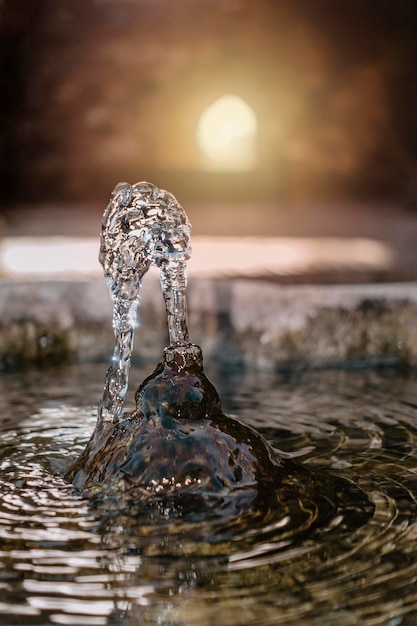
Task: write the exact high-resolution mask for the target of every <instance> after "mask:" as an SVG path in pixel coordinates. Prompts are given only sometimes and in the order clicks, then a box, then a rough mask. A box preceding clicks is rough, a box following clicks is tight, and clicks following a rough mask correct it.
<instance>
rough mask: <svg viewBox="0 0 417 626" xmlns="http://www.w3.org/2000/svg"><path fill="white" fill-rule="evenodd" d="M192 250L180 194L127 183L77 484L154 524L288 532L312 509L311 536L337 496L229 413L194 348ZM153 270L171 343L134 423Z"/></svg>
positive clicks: (106, 264) (114, 206)
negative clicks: (104, 368)
mask: <svg viewBox="0 0 417 626" xmlns="http://www.w3.org/2000/svg"><path fill="white" fill-rule="evenodd" d="M189 241H190V224H189V221H188V218H187V216H186V214H185V211H184V209H183V208H182V207H181V205H180V204H179V203H178V202H177V200H176V199H175V198H174V196H173V195H172V194H170V193H168V192H167V191H164V190H161V189H159V188H158V187H156V186H154V185H152V184H150V183H146V182H141V183H137V184H135V185H133V186H131V185H129V184H127V183H121V184H119V185H117V187H116V188H115V190H114V191H113V194H112V197H111V200H110V203H109V205H108V207H107V209H106V211H105V213H104V216H103V225H102V235H101V245H100V255H99V259H100V262H101V263H102V265H103V268H104V275H105V278H106V281H107V284H108V286H109V290H110V294H111V297H112V299H113V304H114V312H113V328H114V333H115V337H116V345H115V350H114V355H113V359H112V362H111V365H110V368H109V370H108V372H107V375H106V381H105V387H104V392H103V397H102V399H101V401H100V403H99V406H98V420H97V425H96V428H95V431H94V433H93V436H92V438H91V439H90V441H89V443H88V444H87V447H86V449H85V450H84V452H83V453H82V454H81V456H80V457H79V458H78V460H77V461H76V462H75V464H74V466H73V467H72V468H71V470H70V471H69V473H68V475H67V478H68V479H69V480H70V481H72V482H73V484H74V486H75V487H76V488H77V489H79V490H81V491H82V492H83V493H84V494H85V495H87V496H88V497H91V498H92V499H93V500H94V501H95V502H98V503H104V504H105V508H106V511H109V510H112V508H113V510H114V511H115V512H117V513H120V512H121V511H122V512H125V513H126V514H127V515H129V516H130V517H132V516H136V517H137V518H143V517H145V518H146V519H148V520H149V519H152V520H155V519H158V516H159V517H160V518H166V517H167V515H168V517H170V518H172V517H174V518H177V519H178V518H181V520H182V521H183V520H188V521H193V522H196V521H199V520H201V519H207V517H209V518H210V519H215V520H219V521H220V522H225V521H228V520H229V521H230V520H231V519H235V518H236V517H238V516H240V515H242V514H245V515H251V516H255V517H256V515H258V517H259V512H260V511H262V512H263V515H264V516H265V515H268V514H270V512H271V511H273V515H274V519H275V522H274V523H277V520H278V519H287V518H288V517H289V513H290V512H291V509H292V508H295V507H296V504H295V503H297V506H298V503H299V502H300V501H301V500H302V501H303V513H302V514H303V515H305V517H306V521H305V523H304V524H303V523H302V524H301V525H300V528H303V527H304V528H308V527H309V526H311V524H313V523H315V522H317V521H319V520H321V521H322V520H323V519H325V518H327V517H328V516H329V515H331V514H333V513H334V508H335V506H334V504H333V503H334V498H333V499H332V498H331V497H327V496H326V493H327V494H329V493H331V491H332V488H331V487H330V486H329V484H328V482H327V481H326V479H325V478H322V477H320V478H319V477H318V476H316V475H315V474H314V473H313V472H311V471H309V470H308V469H306V468H305V467H303V466H301V465H300V464H298V463H297V462H295V461H293V460H291V459H289V458H286V457H285V456H283V455H280V454H278V453H277V452H276V451H275V450H274V449H273V448H272V447H271V446H270V445H269V444H268V442H267V441H266V440H265V439H264V438H263V437H262V436H261V435H260V434H259V433H257V432H256V431H255V430H253V429H252V428H250V427H249V426H246V425H244V424H242V423H240V422H239V421H237V420H235V419H232V418H231V417H229V416H227V415H225V414H224V413H223V412H222V409H221V404H220V400H219V396H218V394H217V392H216V390H215V388H214V387H213V385H212V384H211V383H210V381H209V380H208V379H207V377H206V376H205V374H204V370H203V357H202V352H201V349H200V348H199V347H198V346H197V345H194V344H192V343H190V341H189V336H188V330H187V310H186V261H187V259H188V258H189V256H190V253H191V250H190V245H189ZM152 264H155V265H156V266H158V267H159V268H160V279H161V287H162V292H163V297H164V302H165V307H166V311H167V322H168V331H169V346H168V347H167V348H166V349H165V350H164V352H163V356H162V360H161V362H160V363H159V364H158V365H157V367H156V369H155V370H154V372H153V373H152V374H151V375H150V376H148V377H147V378H146V379H145V380H144V381H143V382H142V384H141V385H140V386H139V388H138V390H137V392H136V396H135V398H136V410H135V411H133V412H132V413H131V414H127V415H125V416H124V415H123V401H124V397H125V394H126V391H127V386H128V377H129V367H130V360H131V353H132V346H133V336H134V329H135V324H136V314H137V309H138V304H139V293H140V286H141V282H142V279H143V277H144V275H145V273H146V272H147V270H148V269H149V267H150V266H151V265H152ZM312 494H314V498H312ZM318 494H323V495H322V496H321V495H318ZM308 503H310V507H309V504H308ZM298 508H300V507H299V506H298ZM298 514H300V511H298Z"/></svg>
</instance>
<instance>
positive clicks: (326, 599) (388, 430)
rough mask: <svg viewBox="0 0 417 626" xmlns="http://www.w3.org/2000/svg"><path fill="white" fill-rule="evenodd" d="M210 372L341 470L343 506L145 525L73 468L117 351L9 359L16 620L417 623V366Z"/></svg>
mask: <svg viewBox="0 0 417 626" xmlns="http://www.w3.org/2000/svg"><path fill="white" fill-rule="evenodd" d="M207 369H208V370H209V368H207ZM208 373H209V376H210V377H211V378H212V380H213V382H214V383H215V385H216V387H217V389H218V390H219V392H220V395H221V397H222V402H223V406H224V409H225V410H226V411H227V412H229V413H234V414H237V415H238V416H239V418H240V419H241V420H242V421H244V422H246V423H248V424H250V425H252V426H254V427H255V428H256V429H258V430H259V431H261V432H262V433H263V434H264V435H265V436H266V438H267V439H268V440H269V441H270V442H271V443H272V444H273V445H275V446H276V447H278V448H280V449H281V450H283V451H286V452H288V453H290V454H291V455H293V456H295V457H297V458H298V460H300V461H302V462H303V463H306V464H307V465H308V466H309V467H311V468H314V469H315V470H316V471H319V472H320V471H323V472H326V473H327V474H328V475H330V476H332V477H334V478H335V481H336V485H337V488H338V489H339V496H338V497H339V506H338V508H337V510H336V511H334V513H333V514H332V515H331V517H330V518H328V517H327V518H326V521H323V522H322V523H319V524H317V525H316V526H314V527H311V528H309V530H308V532H306V533H293V534H291V533H290V534H288V533H287V534H285V532H284V531H285V526H286V523H287V521H286V520H285V518H283V519H281V520H280V522H279V523H276V524H269V523H268V520H266V519H262V520H257V523H256V524H253V527H252V530H251V531H250V530H249V529H247V528H246V529H245V532H240V530H241V529H239V528H238V527H236V528H234V529H232V530H233V532H231V533H230V536H229V538H228V540H227V542H225V541H223V542H221V543H218V542H217V543H216V541H215V538H213V537H210V533H209V531H210V528H208V529H207V532H206V533H205V535H204V537H205V539H201V537H200V539H199V541H198V542H195V541H194V540H193V537H192V536H190V535H188V534H187V529H186V528H185V527H181V526H178V528H175V527H174V528H172V527H169V528H168V527H167V526H165V525H163V524H161V525H154V526H151V525H150V526H148V527H147V528H142V529H141V532H140V533H137V532H133V531H132V532H129V524H128V520H127V519H126V518H120V517H118V516H114V517H112V516H108V517H106V518H105V519H103V518H101V519H100V518H96V516H95V513H94V511H93V510H92V509H91V508H90V505H89V504H88V503H87V502H86V501H84V500H82V498H81V497H80V496H79V494H77V493H76V492H75V491H74V489H73V488H72V487H71V486H70V485H68V484H67V483H66V482H65V481H64V480H63V478H62V474H63V472H64V471H65V469H66V467H68V465H69V464H70V462H71V460H73V459H74V457H76V456H77V455H78V454H79V453H80V452H81V450H82V449H83V448H84V446H85V443H86V441H87V439H88V438H89V436H90V435H91V432H92V430H93V428H94V424H95V411H96V409H95V405H96V400H97V397H99V395H100V392H101V387H102V380H101V379H102V366H100V365H99V366H97V367H96V366H79V367H74V368H69V369H63V370H59V371H55V372H51V371H48V372H32V373H30V374H24V373H23V374H16V373H14V374H2V377H1V379H0V392H1V393H0V398H1V399H0V406H1V420H2V422H1V424H2V426H1V432H0V472H1V475H0V480H1V483H0V498H1V502H0V553H1V559H0V624H7V625H13V624H20V625H21V624H25V625H36V624H68V625H77V626H84V625H85V626H88V625H102V624H107V625H116V624H124V625H133V624H135V625H137V624H149V625H151V624H160V625H165V626H168V625H169V626H174V625H175V626H194V625H195V626H197V625H198V626H206V625H207V626H208V625H210V626H211V625H212V623H213V622H215V621H216V622H217V623H218V624H221V625H222V626H232V625H236V624H242V625H253V624H285V625H288V624H313V625H315V624H317V625H319V624H320V625H322V624H326V625H329V624H330V625H333V624H334V625H336V624H337V625H338V626H339V625H342V626H343V625H350V624H365V625H367V626H371V625H374V624H384V625H387V626H388V625H389V626H395V625H397V624H404V625H412V624H415V623H416V620H417V592H416V590H415V580H416V579H417V542H416V539H417V509H416V498H415V494H417V450H416V441H417V380H416V379H415V378H404V377H403V378H402V377H399V376H397V375H395V374H392V373H375V372H373V373H364V372H341V371H339V372H306V373H302V374H297V375H292V376H289V377H284V376H283V375H276V374H266V373H259V372H246V373H242V372H239V373H237V374H236V375H234V374H233V373H226V374H225V373H222V372H216V371H209V372H208ZM144 374H145V372H137V371H136V372H133V374H132V376H133V380H134V381H136V380H141V379H142V378H143V376H144ZM242 380H243V382H242ZM80 389H81V390H82V394H81V393H80ZM131 403H132V402H131ZM364 493H365V494H366V495H367V497H366V496H365V495H364ZM299 505H300V506H301V505H302V503H299ZM175 523H176V524H177V523H178V520H177V521H176V522H175Z"/></svg>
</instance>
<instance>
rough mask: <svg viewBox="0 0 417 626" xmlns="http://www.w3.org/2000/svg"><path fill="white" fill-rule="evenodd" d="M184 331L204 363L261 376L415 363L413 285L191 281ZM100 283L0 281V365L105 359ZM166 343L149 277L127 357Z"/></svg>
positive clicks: (141, 356)
mask: <svg viewBox="0 0 417 626" xmlns="http://www.w3.org/2000/svg"><path fill="white" fill-rule="evenodd" d="M188 308H189V330H190V337H191V339H192V341H193V342H195V343H198V344H199V345H201V347H202V348H203V353H204V356H205V359H206V360H208V359H216V360H218V361H220V362H221V363H224V364H225V365H230V366H241V365H244V366H246V365H248V366H254V367H257V368H263V369H278V370H279V369H297V368H334V367H346V368H348V367H380V366H406V367H411V368H415V367H416V366H417V282H407V283H378V284H352V285H305V284H302V285H300V284H299V285H288V284H286V285H282V284H277V283H270V282H264V281H261V280H258V279H246V278H245V279H242V278H198V277H191V278H190V280H189V288H188ZM111 317H112V304H111V301H110V297H109V294H108V291H107V286H106V284H105V282H104V281H103V279H97V280H79V281H77V280H68V281H64V280H55V281H52V280H45V281H22V280H19V281H13V280H7V281H2V282H0V320H1V321H0V368H1V369H8V368H12V367H18V366H26V365H31V364H35V365H36V364H48V363H58V362H65V361H69V362H88V361H108V359H109V358H110V355H111V354H112V351H113V347H114V337H113V333H112V327H111ZM166 343H167V329H166V318H165V310H164V305H163V302H162V296H161V290H160V287H159V278H158V276H157V275H156V274H150V275H149V277H147V278H146V280H145V281H144V283H143V288H142V296H141V308H140V325H139V328H138V329H137V331H136V337H135V349H134V360H137V361H144V362H147V361H152V362H155V361H157V360H159V358H160V355H161V351H162V349H163V347H164V346H165V345H166Z"/></svg>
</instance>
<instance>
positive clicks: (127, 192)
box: [98, 182, 191, 423]
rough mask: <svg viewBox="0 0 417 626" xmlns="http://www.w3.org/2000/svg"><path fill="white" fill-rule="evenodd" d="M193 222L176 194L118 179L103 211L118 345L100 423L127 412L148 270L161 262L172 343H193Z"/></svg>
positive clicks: (103, 254) (103, 256)
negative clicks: (189, 298) (189, 294)
mask: <svg viewBox="0 0 417 626" xmlns="http://www.w3.org/2000/svg"><path fill="white" fill-rule="evenodd" d="M190 231H191V225H190V223H189V221H188V218H187V215H186V213H185V211H184V209H183V208H182V206H181V205H180V204H179V203H178V202H177V200H176V199H175V197H174V196H173V195H172V194H171V193H168V192H167V191H165V190H163V189H159V188H158V187H156V186H155V185H152V184H151V183H147V182H140V183H137V184H135V185H129V184H128V183H120V184H118V185H117V186H116V187H115V189H114V191H113V193H112V196H111V198H110V202H109V204H108V206H107V208H106V211H105V212H104V215H103V222H102V232H101V241H100V254H99V260H100V263H101V264H102V266H103V269H104V276H105V279H106V282H107V285H108V287H109V291H110V295H111V297H112V300H113V330H114V334H115V338H116V345H115V348H114V354H113V358H112V361H111V365H110V367H109V369H108V371H107V374H106V379H105V386H104V392H103V396H102V398H101V400H100V402H99V405H98V421H99V423H106V422H110V423H117V422H118V421H119V419H120V418H121V417H122V415H123V402H124V398H125V395H126V392H127V387H128V380H129V369H130V362H131V354H132V349H133V338H134V330H135V327H136V324H137V311H138V305H139V294H140V287H141V282H142V279H143V276H144V275H145V274H146V272H147V271H148V269H149V268H150V266H151V265H152V264H154V265H156V266H157V267H159V268H160V277H161V287H162V293H163V296H164V302H165V306H166V311H167V320H168V332H169V343H170V346H172V345H183V346H185V345H186V344H187V343H188V330H187V306H186V287H187V278H186V261H187V259H188V258H189V257H190V253H191V248H190V244H189V242H190Z"/></svg>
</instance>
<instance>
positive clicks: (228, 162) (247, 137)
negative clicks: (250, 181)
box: [197, 95, 258, 171]
mask: <svg viewBox="0 0 417 626" xmlns="http://www.w3.org/2000/svg"><path fill="white" fill-rule="evenodd" d="M257 134H258V122H257V119H256V116H255V113H254V112H253V110H252V109H251V108H250V106H249V105H248V104H247V103H246V102H245V101H244V100H242V98H239V97H238V96H231V95H227V96H223V97H222V98H220V99H219V100H216V102H214V103H213V104H212V105H210V106H209V107H208V108H207V109H206V110H205V111H204V112H203V114H202V116H201V118H200V120H199V123H198V126H197V144H198V147H199V149H200V151H201V154H202V156H203V164H204V166H205V167H207V168H208V169H215V170H219V171H239V170H248V169H252V168H253V167H255V166H256V163H257V160H258V155H257Z"/></svg>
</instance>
